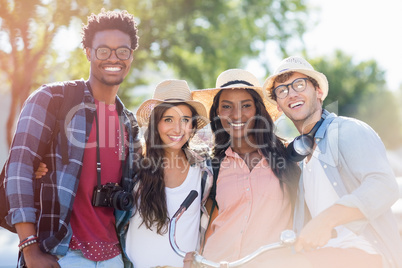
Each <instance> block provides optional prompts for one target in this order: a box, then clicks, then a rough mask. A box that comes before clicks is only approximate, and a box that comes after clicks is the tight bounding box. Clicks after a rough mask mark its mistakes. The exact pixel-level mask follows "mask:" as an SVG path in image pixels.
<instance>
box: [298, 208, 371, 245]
mask: <svg viewBox="0 0 402 268" xmlns="http://www.w3.org/2000/svg"><path fill="white" fill-rule="evenodd" d="M364 218H365V217H364V215H363V213H362V212H361V211H360V210H359V209H358V208H352V207H345V206H342V205H337V204H335V205H332V206H331V207H329V208H327V209H326V210H324V211H323V212H321V213H320V214H319V215H317V217H315V218H313V219H311V221H309V222H308V223H307V224H306V226H305V227H304V228H303V229H302V231H301V232H300V235H299V237H298V239H297V242H296V244H295V249H296V251H301V250H302V249H304V250H310V249H315V248H317V247H322V246H324V245H326V244H327V243H328V241H329V240H330V239H331V238H333V234H334V233H333V230H334V228H335V227H336V226H339V225H343V224H346V223H349V222H352V221H356V220H361V219H364Z"/></svg>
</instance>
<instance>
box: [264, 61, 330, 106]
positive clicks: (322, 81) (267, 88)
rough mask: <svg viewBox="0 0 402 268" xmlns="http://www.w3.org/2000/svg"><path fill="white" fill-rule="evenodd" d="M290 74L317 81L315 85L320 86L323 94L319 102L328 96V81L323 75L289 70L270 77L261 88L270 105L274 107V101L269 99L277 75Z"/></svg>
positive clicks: (301, 70) (311, 71) (315, 72)
mask: <svg viewBox="0 0 402 268" xmlns="http://www.w3.org/2000/svg"><path fill="white" fill-rule="evenodd" d="M290 72H294V73H301V74H304V75H307V76H309V77H311V78H314V79H315V80H316V81H317V83H318V85H319V86H320V89H321V90H322V93H323V94H322V97H321V100H322V101H324V100H325V98H326V97H327V96H328V89H329V85H328V80H327V77H326V76H325V75H324V74H323V73H320V72H317V71H315V70H306V69H289V70H286V71H283V72H280V73H277V74H274V75H271V76H269V77H268V78H267V79H266V80H265V82H264V85H263V86H262V90H263V93H264V96H265V98H266V99H267V100H268V101H269V102H270V103H272V104H274V105H276V101H275V100H274V99H272V98H271V88H272V86H273V84H274V81H275V78H276V77H277V76H279V75H282V74H286V73H290Z"/></svg>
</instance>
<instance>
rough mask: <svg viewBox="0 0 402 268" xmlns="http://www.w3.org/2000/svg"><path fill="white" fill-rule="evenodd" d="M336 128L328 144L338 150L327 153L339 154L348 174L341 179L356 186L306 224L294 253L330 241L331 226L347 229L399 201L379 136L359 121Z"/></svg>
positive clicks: (382, 211)
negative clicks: (353, 223) (341, 226)
mask: <svg viewBox="0 0 402 268" xmlns="http://www.w3.org/2000/svg"><path fill="white" fill-rule="evenodd" d="M335 126H336V127H338V131H334V132H333V133H337V134H336V137H335V138H334V137H332V139H331V138H329V139H330V141H329V142H330V147H331V143H332V147H334V146H337V149H339V151H338V150H334V148H332V149H331V150H330V151H332V152H334V151H336V152H339V156H340V158H339V159H338V160H339V161H340V163H341V164H342V165H343V166H344V167H343V169H344V171H346V170H347V173H346V174H349V176H348V177H347V178H342V180H343V181H344V182H348V181H350V182H351V185H357V186H355V187H354V190H352V191H351V193H350V194H347V195H344V196H342V197H341V198H340V199H339V200H338V201H337V202H336V203H335V204H334V205H332V206H331V207H329V208H327V209H326V210H324V211H323V212H321V213H320V214H319V215H318V216H317V217H315V218H314V219H312V220H311V221H310V222H309V223H308V224H306V226H305V227H304V228H303V229H302V231H301V232H300V236H299V239H298V242H297V244H296V249H297V250H301V249H312V248H316V247H319V246H324V245H325V244H327V243H328V240H329V239H331V233H332V232H333V229H334V227H336V226H339V225H345V226H346V227H347V224H348V223H351V222H356V221H359V220H366V219H372V218H375V217H378V216H379V215H381V214H382V213H384V212H385V211H387V210H389V209H390V207H391V205H392V204H393V203H394V202H395V200H396V199H397V198H398V187H397V186H396V181H395V177H394V176H393V173H392V170H391V168H390V166H389V164H388V161H387V158H386V154H385V148H384V145H383V144H382V142H381V140H380V138H379V137H378V135H377V134H376V133H375V132H374V131H373V130H372V129H371V128H370V127H369V126H368V125H366V124H365V123H363V122H359V121H354V120H351V121H346V122H344V123H342V125H335ZM328 132H330V131H329V130H328ZM333 133H332V134H331V133H327V135H334V134H333ZM327 153H330V152H329V151H327ZM341 175H342V174H341ZM347 188H352V187H351V186H350V185H349V187H347Z"/></svg>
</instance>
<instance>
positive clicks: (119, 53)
mask: <svg viewBox="0 0 402 268" xmlns="http://www.w3.org/2000/svg"><path fill="white" fill-rule="evenodd" d="M94 49H95V56H96V58H97V59H98V60H107V59H109V58H110V56H111V55H112V52H113V51H114V52H115V53H116V57H117V58H118V59H119V60H128V59H129V58H130V56H131V52H132V51H133V50H132V49H131V48H128V47H119V48H116V49H111V48H109V47H98V48H94Z"/></svg>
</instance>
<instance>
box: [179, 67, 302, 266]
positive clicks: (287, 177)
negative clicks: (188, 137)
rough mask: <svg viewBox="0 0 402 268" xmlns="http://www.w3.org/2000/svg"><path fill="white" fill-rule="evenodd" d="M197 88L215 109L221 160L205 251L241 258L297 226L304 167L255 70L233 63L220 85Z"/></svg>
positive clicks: (209, 255)
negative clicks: (277, 125) (290, 153)
mask: <svg viewBox="0 0 402 268" xmlns="http://www.w3.org/2000/svg"><path fill="white" fill-rule="evenodd" d="M192 94H193V99H194V100H198V101H200V102H201V103H203V104H204V105H205V106H206V108H207V110H208V111H209V116H210V120H211V129H212V131H213V134H214V137H215V144H214V148H213V155H214V160H218V161H217V162H218V165H217V166H218V169H215V168H214V172H216V171H217V170H219V173H218V176H217V181H216V207H217V208H218V213H217V216H216V218H215V219H214V220H213V221H212V222H211V224H210V226H209V230H208V233H210V234H209V236H208V238H207V241H206V243H205V247H204V250H203V254H202V255H203V256H204V257H205V258H206V259H208V260H212V261H218V262H219V261H224V260H225V261H233V260H237V259H239V258H242V257H244V256H245V255H248V254H250V253H251V252H253V251H255V250H256V249H258V248H259V247H260V246H262V245H265V244H269V243H272V242H274V241H275V242H276V241H277V240H278V239H279V237H280V233H281V231H283V230H284V229H287V228H289V227H291V212H292V199H293V197H294V195H295V194H294V190H295V189H296V186H297V181H298V177H299V174H300V173H299V168H298V167H297V165H296V164H295V163H293V162H291V161H289V160H288V159H287V157H286V152H285V147H284V145H283V142H282V140H281V139H280V138H279V137H277V136H276V135H275V134H274V124H273V120H276V119H277V118H278V117H279V115H280V114H279V113H278V111H277V109H276V107H275V106H273V105H272V104H270V103H269V102H267V101H265V100H264V98H263V93H262V90H261V87H260V85H259V82H258V80H257V78H256V77H255V76H254V75H252V74H251V73H249V72H247V71H244V70H240V69H230V70H227V71H224V72H223V73H222V74H220V75H219V77H218V78H217V82H216V88H214V89H204V90H199V91H193V92H192ZM215 163H216V162H215ZM214 175H216V173H215V174H214ZM211 192H215V191H211ZM212 198H213V196H212ZM215 211H217V210H216V209H215ZM189 255H190V254H188V255H187V256H186V259H185V267H188V265H189V262H187V260H191V257H190V258H188V256H189Z"/></svg>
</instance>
